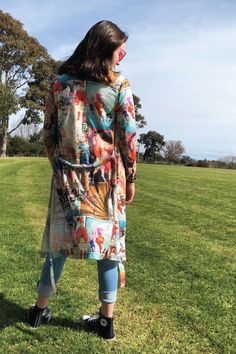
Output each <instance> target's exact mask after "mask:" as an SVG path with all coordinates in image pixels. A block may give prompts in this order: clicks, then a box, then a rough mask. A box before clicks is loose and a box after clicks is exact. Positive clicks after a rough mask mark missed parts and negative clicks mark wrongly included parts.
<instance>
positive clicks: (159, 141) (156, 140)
mask: <svg viewBox="0 0 236 354" xmlns="http://www.w3.org/2000/svg"><path fill="white" fill-rule="evenodd" d="M138 142H139V143H140V144H143V145H144V148H145V152H144V155H143V157H144V159H145V160H146V162H147V163H148V162H150V161H154V162H155V161H158V160H162V159H163V157H162V155H161V152H162V151H163V147H164V145H165V141H164V136H163V135H161V134H159V133H157V132H156V131H151V130H150V131H149V132H148V133H146V134H140V137H139V139H138Z"/></svg>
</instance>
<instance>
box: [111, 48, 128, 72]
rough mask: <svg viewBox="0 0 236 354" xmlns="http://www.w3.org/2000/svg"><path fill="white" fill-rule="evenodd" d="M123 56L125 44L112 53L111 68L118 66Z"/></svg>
mask: <svg viewBox="0 0 236 354" xmlns="http://www.w3.org/2000/svg"><path fill="white" fill-rule="evenodd" d="M125 54H126V51H125V43H123V44H122V45H121V46H120V47H119V48H117V49H116V50H114V52H113V57H112V67H115V66H116V65H119V64H120V62H121V60H122V59H123V58H124V56H125Z"/></svg>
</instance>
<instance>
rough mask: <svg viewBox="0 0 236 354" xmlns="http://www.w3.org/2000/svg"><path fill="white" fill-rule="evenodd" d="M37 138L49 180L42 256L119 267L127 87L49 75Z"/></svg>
mask: <svg viewBox="0 0 236 354" xmlns="http://www.w3.org/2000/svg"><path fill="white" fill-rule="evenodd" d="M43 131H44V144H45V146H46V150H47V154H48V157H49V160H50V162H51V165H52V169H53V176H52V183H51V193H50V200H49V207H48V216H47V221H46V226H45V231H44V235H43V241H42V247H41V253H42V254H43V255H45V254H47V253H50V254H53V257H57V256H59V255H60V254H61V253H66V254H67V255H68V256H69V257H71V258H90V259H96V260H99V259H104V258H108V259H111V260H117V261H119V262H122V261H124V260H125V259H126V254H125V235H126V231H125V230H126V207H125V200H126V181H127V180H128V181H130V182H134V180H135V170H136V122H135V111H134V104H133V96H132V92H131V89H130V86H129V82H128V80H127V79H125V78H124V77H122V76H121V75H120V76H118V78H117V81H116V83H115V84H114V86H106V85H103V84H100V83H97V82H92V81H81V80H78V79H77V78H73V77H69V76H68V75H61V76H56V77H55V79H54V80H53V81H52V85H51V90H50V92H49V95H48V98H47V101H46V112H45V121H44V129H43Z"/></svg>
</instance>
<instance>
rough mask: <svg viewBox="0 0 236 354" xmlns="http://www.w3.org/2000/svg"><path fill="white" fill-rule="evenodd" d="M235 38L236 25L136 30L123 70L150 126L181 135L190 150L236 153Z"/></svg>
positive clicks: (168, 133)
mask: <svg viewBox="0 0 236 354" xmlns="http://www.w3.org/2000/svg"><path fill="white" fill-rule="evenodd" d="M235 37H236V26H228V27H226V26H224V27H223V28H219V27H216V28H211V27H210V28H206V27H204V28H195V27H192V28H189V26H188V32H187V31H186V28H185V27H184V26H182V27H180V28H179V29H176V28H174V29H173V28H172V32H171V31H170V30H169V32H168V33H166V32H164V33H163V32H160V31H159V32H158V33H157V32H155V30H154V28H147V29H146V30H145V29H142V30H141V31H140V32H139V33H137V32H135V31H134V32H133V33H132V36H130V44H129V45H128V46H127V47H128V48H129V52H128V56H127V61H126V63H124V69H125V72H127V73H129V77H130V79H131V82H132V83H133V89H134V90H135V92H136V94H138V95H139V96H140V97H141V100H142V104H143V112H144V114H145V116H146V117H147V120H148V123H149V124H148V127H147V129H157V130H158V131H160V132H161V133H164V135H165V136H166V138H167V139H170V138H171V139H182V140H183V143H184V144H185V145H186V147H187V149H188V150H191V147H193V146H198V147H199V148H200V146H201V147H202V148H205V151H206V153H207V151H208V152H209V150H212V151H214V148H215V149H216V150H217V147H219V149H220V151H222V152H223V153H225V154H227V153H228V152H229V151H235V152H236V141H235V139H234V133H233V132H234V131H235V129H236V119H235V118H236V104H235V92H236V60H235V59H236V42H235ZM219 149H218V150H219Z"/></svg>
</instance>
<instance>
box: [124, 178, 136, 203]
mask: <svg viewBox="0 0 236 354" xmlns="http://www.w3.org/2000/svg"><path fill="white" fill-rule="evenodd" d="M134 195H135V184H134V183H130V182H126V202H125V204H126V205H129V204H130V203H131V202H132V201H133V199H134Z"/></svg>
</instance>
